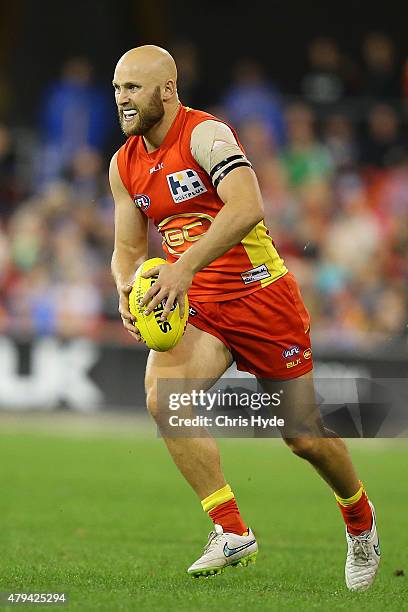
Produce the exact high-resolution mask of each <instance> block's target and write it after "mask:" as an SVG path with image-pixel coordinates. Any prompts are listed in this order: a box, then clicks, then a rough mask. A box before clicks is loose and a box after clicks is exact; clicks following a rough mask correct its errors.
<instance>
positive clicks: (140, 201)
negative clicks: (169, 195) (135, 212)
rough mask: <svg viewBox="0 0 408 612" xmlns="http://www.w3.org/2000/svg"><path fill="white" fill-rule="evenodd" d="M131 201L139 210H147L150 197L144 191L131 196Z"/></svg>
mask: <svg viewBox="0 0 408 612" xmlns="http://www.w3.org/2000/svg"><path fill="white" fill-rule="evenodd" d="M133 201H134V203H135V204H136V206H137V207H138V208H140V210H143V211H145V210H147V209H148V208H149V206H150V198H149V196H147V195H145V194H144V193H137V194H136V195H134V196H133Z"/></svg>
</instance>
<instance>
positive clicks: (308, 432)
mask: <svg viewBox="0 0 408 612" xmlns="http://www.w3.org/2000/svg"><path fill="white" fill-rule="evenodd" d="M259 383H260V385H261V386H262V388H263V389H264V391H266V392H267V393H268V394H272V393H279V394H280V397H281V402H280V405H279V406H278V407H277V408H276V409H274V410H275V413H276V415H277V416H278V417H279V418H282V419H284V421H285V425H284V427H283V428H281V434H282V437H283V438H284V439H291V438H297V437H301V436H307V437H310V436H311V437H322V436H325V435H326V432H325V429H324V426H323V422H322V418H321V414H320V410H319V407H318V405H317V401H316V394H315V390H314V384H313V374H312V372H308V373H307V374H304V375H303V376H299V377H297V378H292V379H290V380H283V381H276V380H267V379H262V380H261V379H260V380H259Z"/></svg>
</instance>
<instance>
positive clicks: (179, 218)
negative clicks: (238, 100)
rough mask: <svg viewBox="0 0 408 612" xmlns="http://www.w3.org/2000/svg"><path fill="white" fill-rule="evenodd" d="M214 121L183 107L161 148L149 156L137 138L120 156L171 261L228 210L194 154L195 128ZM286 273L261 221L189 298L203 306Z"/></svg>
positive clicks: (199, 277)
mask: <svg viewBox="0 0 408 612" xmlns="http://www.w3.org/2000/svg"><path fill="white" fill-rule="evenodd" d="M209 119H211V120H213V121H214V120H215V121H220V120H219V119H217V118H216V117H213V116H212V115H210V114H208V113H205V112H202V111H197V110H193V109H191V108H187V107H185V106H180V109H179V112H178V114H177V116H176V118H175V120H174V122H173V124H172V126H171V128H170V130H169V131H168V132H167V134H166V137H165V139H164V140H163V142H162V144H161V146H160V147H159V148H158V149H156V150H155V151H153V152H152V153H148V152H147V150H146V147H145V144H144V141H143V138H142V137H141V136H131V137H129V138H128V140H127V141H126V143H125V144H124V145H123V146H122V147H121V148H120V149H119V152H118V156H117V163H118V169H119V174H120V176H121V179H122V182H123V184H124V186H125V187H126V189H127V190H128V192H129V194H130V196H131V198H132V200H133V201H134V202H135V204H136V206H137V207H138V208H140V210H141V211H142V212H143V213H144V214H145V215H147V216H148V217H149V219H151V220H152V221H153V223H154V224H155V226H156V227H157V229H158V230H159V232H160V233H161V235H162V239H163V243H162V244H163V250H164V251H165V253H166V259H167V261H169V262H175V261H177V259H178V258H179V257H180V256H181V255H182V254H183V253H184V251H185V250H186V249H188V248H189V247H190V246H191V245H192V244H194V243H195V242H196V241H197V240H199V239H200V237H201V236H202V235H204V234H205V233H206V232H207V231H208V229H209V227H210V226H211V223H213V221H214V218H215V217H216V215H217V213H218V211H219V210H220V209H221V207H222V206H223V202H222V200H221V199H220V198H219V197H218V194H217V191H216V189H215V187H213V184H212V182H211V179H210V177H209V176H208V174H207V173H206V172H205V170H203V168H202V167H201V166H200V165H199V164H198V163H197V161H196V160H195V159H194V157H193V155H192V153H191V150H190V140H191V133H192V131H193V129H194V128H195V127H196V126H197V125H198V124H199V123H201V122H202V121H207V120H209ZM234 135H235V137H236V138H237V136H236V134H235V133H234ZM237 142H239V141H238V138H237ZM286 272H287V269H286V267H285V265H284V263H283V260H282V259H281V258H280V256H279V254H278V252H277V251H276V249H275V246H274V244H273V242H272V239H271V237H270V236H269V234H268V230H267V229H266V227H265V225H264V223H263V221H261V222H259V223H258V224H257V225H256V226H255V227H254V228H253V229H252V230H251V231H250V232H249V233H248V234H247V236H245V238H243V240H242V241H241V242H240V243H239V244H237V245H236V246H234V247H233V248H231V249H230V250H229V251H227V252H226V253H224V255H222V256H221V257H218V258H217V259H215V260H214V261H213V262H211V263H210V264H209V265H208V266H207V267H206V268H203V269H202V270H200V271H199V272H197V274H195V276H194V279H193V283H192V285H191V287H190V290H189V292H188V295H189V297H190V299H191V300H194V301H198V302H218V301H223V300H229V299H233V298H238V297H241V296H243V295H246V294H248V293H252V292H253V291H256V290H257V289H261V288H262V287H265V286H267V285H269V284H270V283H272V282H273V281H275V280H277V279H278V278H280V277H281V276H283V275H284V274H286Z"/></svg>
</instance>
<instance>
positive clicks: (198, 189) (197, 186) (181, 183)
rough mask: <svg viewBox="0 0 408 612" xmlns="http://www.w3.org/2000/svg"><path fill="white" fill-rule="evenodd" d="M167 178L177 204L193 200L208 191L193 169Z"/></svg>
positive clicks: (169, 175) (174, 173) (168, 175)
mask: <svg viewBox="0 0 408 612" xmlns="http://www.w3.org/2000/svg"><path fill="white" fill-rule="evenodd" d="M166 178H167V182H168V184H169V189H170V193H171V196H172V198H173V200H174V202H176V204H178V203H179V202H184V201H185V200H191V198H195V197H197V196H198V195H200V194H202V193H205V192H206V191H207V189H206V188H205V187H204V184H203V182H202V180H201V179H200V177H199V176H198V174H197V172H195V171H194V170H191V169H188V170H180V172H173V174H167V175H166Z"/></svg>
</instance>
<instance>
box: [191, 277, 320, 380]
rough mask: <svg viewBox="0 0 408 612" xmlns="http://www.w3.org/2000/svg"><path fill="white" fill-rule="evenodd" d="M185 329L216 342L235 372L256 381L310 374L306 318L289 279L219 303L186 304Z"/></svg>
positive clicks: (306, 314) (279, 280)
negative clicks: (191, 328) (225, 350)
mask: <svg viewBox="0 0 408 612" xmlns="http://www.w3.org/2000/svg"><path fill="white" fill-rule="evenodd" d="M188 322H189V323H191V325H194V326H195V327H198V328H199V329H201V330H203V331H205V332H207V333H209V334H212V335H213V336H216V337H217V338H219V339H220V340H221V341H222V342H223V343H224V344H225V346H226V347H227V348H228V349H229V350H230V352H231V353H232V356H233V358H234V360H235V362H236V364H237V368H238V370H243V371H245V372H250V373H251V374H254V375H255V376H256V377H257V378H273V379H278V380H283V379H289V378H297V377H298V376H302V375H303V374H306V373H307V372H310V370H312V369H313V359H312V351H311V348H310V337H309V329H310V317H309V313H308V311H307V310H306V307H305V305H304V303H303V299H302V296H301V294H300V291H299V287H298V285H297V283H296V280H295V278H294V276H293V275H292V274H291V273H287V274H285V276H282V278H280V279H278V280H277V281H275V282H274V283H271V284H270V285H268V286H267V287H265V288H263V289H259V290H258V291H254V292H253V293H250V294H249V295H245V296H244V297H241V298H237V299H232V300H225V301H223V302H194V301H191V302H190V316H189V320H188Z"/></svg>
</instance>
